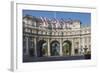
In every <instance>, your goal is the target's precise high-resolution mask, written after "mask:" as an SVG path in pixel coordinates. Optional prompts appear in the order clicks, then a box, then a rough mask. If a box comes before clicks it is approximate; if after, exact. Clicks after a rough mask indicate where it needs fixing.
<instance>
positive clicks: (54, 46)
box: [50, 40, 60, 56]
mask: <svg viewBox="0 0 100 73" xmlns="http://www.w3.org/2000/svg"><path fill="white" fill-rule="evenodd" d="M50 49H51V51H50V52H51V56H59V53H60V43H59V42H58V41H56V40H55V41H52V42H51V44H50Z"/></svg>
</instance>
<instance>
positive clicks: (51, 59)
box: [23, 56, 86, 62]
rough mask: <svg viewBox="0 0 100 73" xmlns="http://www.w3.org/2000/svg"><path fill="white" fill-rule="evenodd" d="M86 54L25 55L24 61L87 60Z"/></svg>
mask: <svg viewBox="0 0 100 73" xmlns="http://www.w3.org/2000/svg"><path fill="white" fill-rule="evenodd" d="M85 59H86V58H85V56H50V57H34V56H33V57H31V56H23V62H43V61H67V60H85Z"/></svg>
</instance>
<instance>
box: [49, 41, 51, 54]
mask: <svg viewBox="0 0 100 73" xmlns="http://www.w3.org/2000/svg"><path fill="white" fill-rule="evenodd" d="M50 55H51V54H50V39H48V56H50Z"/></svg>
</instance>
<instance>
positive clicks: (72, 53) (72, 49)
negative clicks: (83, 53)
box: [71, 38, 74, 56]
mask: <svg viewBox="0 0 100 73" xmlns="http://www.w3.org/2000/svg"><path fill="white" fill-rule="evenodd" d="M71 55H72V56H74V38H72V48H71Z"/></svg>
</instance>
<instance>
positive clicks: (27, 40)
mask: <svg viewBox="0 0 100 73" xmlns="http://www.w3.org/2000/svg"><path fill="white" fill-rule="evenodd" d="M25 39H26V55H29V46H28V45H29V39H28V37H26V38H25Z"/></svg>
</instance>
